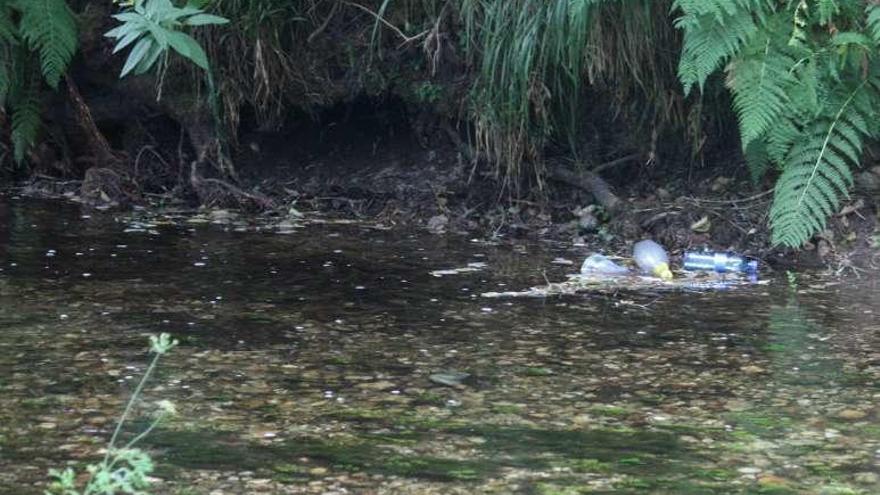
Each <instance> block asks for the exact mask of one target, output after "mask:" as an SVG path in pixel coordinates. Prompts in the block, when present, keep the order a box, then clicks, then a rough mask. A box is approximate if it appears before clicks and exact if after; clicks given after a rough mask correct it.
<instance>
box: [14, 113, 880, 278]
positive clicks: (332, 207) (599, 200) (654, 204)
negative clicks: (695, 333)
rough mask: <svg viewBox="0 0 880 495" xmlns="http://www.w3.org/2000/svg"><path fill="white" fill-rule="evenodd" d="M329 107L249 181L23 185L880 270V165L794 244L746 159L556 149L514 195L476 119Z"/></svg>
mask: <svg viewBox="0 0 880 495" xmlns="http://www.w3.org/2000/svg"><path fill="white" fill-rule="evenodd" d="M392 108H393V107H392ZM383 112H384V113H383ZM389 112H390V113H389ZM321 117H322V118H320V119H317V120H310V121H303V122H300V123H298V124H296V125H292V126H291V128H290V129H288V130H287V131H285V132H251V133H248V134H247V135H244V136H242V146H241V149H240V151H239V152H238V153H237V154H236V155H235V156H234V157H233V162H234V164H235V166H236V169H238V170H240V171H241V173H240V175H239V176H238V177H237V180H233V179H231V178H225V179H221V178H220V177H218V176H217V174H216V172H215V171H214V172H212V170H211V169H207V168H206V169H204V170H201V169H200V170H196V169H195V168H193V169H192V170H190V171H189V172H184V171H180V172H179V175H180V177H178V178H176V179H175V181H176V184H175V185H174V186H171V187H165V186H163V187H161V188H158V189H157V188H156V186H155V183H150V179H151V174H152V171H151V170H150V169H149V168H144V169H141V170H140V173H141V176H140V177H138V178H137V179H135V180H134V181H133V183H132V184H131V187H132V188H133V189H132V190H131V193H127V192H126V191H125V189H124V188H123V185H122V184H120V183H119V182H118V181H117V180H116V178H117V176H115V175H113V174H112V173H108V174H105V175H103V176H99V175H95V174H94V173H93V174H90V175H88V176H87V177H86V179H85V180H84V181H78V180H66V181H59V180H53V179H51V178H49V177H44V176H35V177H34V178H32V179H31V180H29V181H28V182H27V183H25V184H24V185H23V188H22V189H21V191H23V192H24V193H25V194H28V195H44V196H45V195H48V196H65V197H67V198H69V199H71V200H74V201H78V202H82V203H83V204H85V205H86V206H87V207H90V208H92V207H94V208H102V209H103V208H119V209H122V210H125V209H129V208H131V207H134V206H137V207H144V206H145V207H148V208H154V209H155V208H159V209H160V208H164V207H168V206H173V207H183V208H195V207H199V206H200V207H202V208H205V209H207V210H223V211H226V210H231V211H235V210H239V211H240V212H241V213H243V214H245V215H252V216H263V217H270V218H277V219H279V221H282V220H284V219H285V218H287V217H288V216H289V215H290V213H291V211H294V212H296V213H297V214H299V213H304V214H306V215H308V214H309V212H319V213H322V214H330V215H333V216H335V217H338V218H348V219H360V220H369V221H376V222H381V223H383V224H385V225H389V226H407V227H418V228H423V229H425V230H427V231H429V232H432V233H434V234H437V235H443V234H445V233H470V234H475V235H478V236H481V237H529V238H540V239H549V240H554V241H560V242H565V243H571V244H574V245H583V246H585V247H586V248H587V249H589V250H592V251H603V252H609V253H617V254H623V255H628V251H629V246H630V245H631V244H632V242H633V241H635V240H638V239H641V238H653V239H655V240H657V241H658V242H660V243H662V244H663V245H665V246H667V247H668V249H669V250H670V251H671V252H672V254H673V256H675V255H677V254H680V253H681V252H682V251H684V250H687V249H700V248H703V247H708V248H711V249H728V250H734V251H737V252H741V253H744V254H748V255H750V256H754V257H757V258H760V259H761V260H762V261H763V262H764V264H765V265H769V266H771V267H775V268H781V269H786V268H791V267H797V268H830V269H832V270H834V271H840V272H844V271H850V272H852V271H855V270H858V269H860V268H871V267H876V266H877V262H878V260H877V251H876V249H875V247H876V238H875V224H876V218H877V213H876V204H875V202H874V200H873V198H874V197H875V195H876V191H877V189H878V184H880V175H878V172H880V171H878V170H868V171H864V172H863V173H862V174H861V176H860V178H859V181H860V190H859V191H858V192H857V193H856V194H855V195H854V197H853V198H852V199H851V201H850V202H849V203H848V204H847V205H846V206H845V207H844V208H843V210H842V211H841V212H840V214H838V215H836V216H835V217H834V218H833V219H832V220H831V222H830V224H829V225H830V228H829V229H828V230H827V231H826V232H825V233H824V234H823V235H821V236H820V237H818V238H817V239H816V240H815V242H813V243H810V244H808V245H807V246H806V248H805V249H804V250H802V251H799V252H792V251H783V250H775V249H772V248H771V247H770V242H769V232H768V225H767V221H766V213H767V211H768V209H769V204H770V201H771V199H772V189H771V187H772V181H765V182H763V183H761V184H754V183H753V182H752V181H751V180H750V179H749V177H748V176H747V172H746V171H745V168H744V167H740V169H741V170H742V172H741V173H739V174H738V175H730V174H724V171H725V170H736V167H731V166H729V165H728V166H726V167H720V166H716V167H708V166H706V167H696V166H695V167H692V168H691V169H689V170H683V171H677V172H674V173H673V172H671V171H670V170H673V169H671V168H666V167H663V166H662V165H660V164H656V163H651V162H650V160H649V159H648V158H649V157H648V156H646V155H642V154H630V155H626V156H623V157H621V158H619V159H615V160H611V161H609V162H607V163H605V164H602V165H599V166H597V167H596V166H594V167H593V168H592V170H594V171H597V172H593V171H589V170H586V169H585V166H584V164H582V163H576V162H572V161H570V160H565V159H564V158H558V159H555V161H553V162H551V163H552V165H553V167H554V168H553V170H556V171H557V172H556V173H550V174H548V179H547V180H546V182H545V183H544V184H543V187H542V189H539V190H536V191H535V192H534V193H533V194H531V195H529V196H527V197H525V198H516V197H513V196H512V195H511V194H510V191H509V190H506V189H505V184H504V183H503V180H502V179H501V178H499V177H497V176H496V175H494V174H493V173H492V171H491V170H489V169H487V168H486V167H485V166H481V165H480V164H479V163H477V164H475V163H474V162H473V161H472V160H471V159H470V158H469V157H468V152H469V151H468V150H470V149H472V148H471V147H469V146H468V145H467V143H466V141H465V140H464V139H462V138H463V136H464V135H465V132H464V131H466V130H464V129H461V130H459V129H454V128H452V127H448V130H449V132H450V133H455V137H454V138H450V135H449V134H445V135H443V136H437V137H436V138H435V139H434V144H433V145H432V146H430V147H426V146H425V145H424V143H421V142H419V140H418V139H417V137H416V136H415V135H414V133H413V131H412V127H411V126H410V125H409V121H408V120H407V115H406V113H405V109H404V108H403V107H398V108H397V110H396V112H391V111H390V110H389V106H388V105H387V102H382V101H373V100H368V99H365V100H362V101H359V102H357V103H354V104H352V106H350V107H349V106H342V107H339V108H335V109H333V110H332V111H328V112H327V113H326V114H322V116H321ZM147 154H149V152H148V153H147ZM721 158H722V159H723V157H721ZM558 171H563V172H565V173H564V174H560V173H559V172H558ZM597 181H598V182H597ZM212 182H213V183H212ZM205 184H207V185H205ZM657 184H662V186H661V187H657V186H656V185H657ZM194 186H196V187H194ZM198 186H201V187H203V188H204V189H205V190H206V191H207V192H206V191H197V190H196V188H197V187H198ZM211 187H213V189H211ZM597 192H598V195H597ZM603 195H604V196H603ZM609 198H611V199H610V200H609ZM611 201H613V202H611Z"/></svg>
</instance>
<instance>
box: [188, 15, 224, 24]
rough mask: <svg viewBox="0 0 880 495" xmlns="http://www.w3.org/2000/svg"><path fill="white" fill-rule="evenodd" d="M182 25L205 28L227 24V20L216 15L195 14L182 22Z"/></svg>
mask: <svg viewBox="0 0 880 495" xmlns="http://www.w3.org/2000/svg"><path fill="white" fill-rule="evenodd" d="M183 23H184V24H186V25H187V26H207V25H212V24H213V25H216V24H227V23H229V19H227V18H225V17H220V16H218V15H211V14H196V15H194V16H192V17H190V18H188V19H186V20H185V21H183Z"/></svg>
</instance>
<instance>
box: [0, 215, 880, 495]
mask: <svg viewBox="0 0 880 495" xmlns="http://www.w3.org/2000/svg"><path fill="white" fill-rule="evenodd" d="M14 207H15V208H17V211H18V215H20V216H21V217H22V218H23V219H31V220H30V221H29V222H28V225H31V224H32V225H36V227H32V228H31V229H32V232H30V233H29V234H28V235H27V236H19V235H16V236H13V241H12V244H11V246H10V248H9V249H8V250H7V252H6V253H5V254H4V255H3V256H4V257H3V258H2V259H0V268H2V272H0V280H2V281H3V283H2V284H0V291H2V292H0V296H2V297H3V299H4V304H2V305H0V325H2V326H3V327H4V328H6V329H9V330H8V331H6V332H2V333H0V486H3V487H11V489H13V490H15V493H21V494H25V495H26V494H30V493H40V492H41V488H40V487H41V484H42V483H44V482H45V480H46V477H45V474H46V471H47V469H48V467H53V466H59V465H64V464H65V463H71V464H72V465H83V464H85V463H87V462H91V461H93V460H95V458H96V457H97V456H99V449H100V447H101V445H103V444H104V443H105V441H106V440H107V438H108V436H109V433H110V431H111V429H112V425H113V419H114V418H115V416H116V414H117V413H118V411H119V410H120V407H121V406H122V404H123V402H124V400H125V399H126V398H127V397H128V394H129V392H130V390H131V388H132V387H133V381H135V380H136V378H137V377H138V376H139V375H140V374H141V373H142V372H143V369H144V366H145V364H146V363H145V362H144V356H143V352H142V351H143V349H142V342H143V337H142V336H143V335H144V334H148V333H154V332H156V331H170V332H172V333H174V334H175V336H176V337H178V338H179V339H180V340H181V346H180V348H179V349H178V350H177V351H176V352H175V353H174V354H172V355H171V356H169V357H168V360H167V361H166V362H165V364H164V368H163V369H161V370H160V371H159V373H158V374H157V376H156V380H155V382H153V385H152V386H150V387H148V388H147V390H146V391H145V394H146V395H145V397H146V399H147V400H152V399H158V398H162V399H165V398H168V399H171V400H173V401H175V402H176V403H177V404H178V405H179V416H178V417H177V418H176V419H174V420H173V421H171V422H169V423H168V424H167V425H166V427H165V429H163V430H162V431H160V432H158V434H157V435H156V436H155V437H153V438H152V439H149V440H148V444H147V446H148V447H149V448H150V450H151V452H152V453H153V455H154V456H155V458H156V461H157V469H158V472H159V475H158V478H159V479H158V480H157V483H156V486H157V487H158V488H157V493H158V494H184V493H190V494H193V493H198V494H205V493H210V492H211V491H213V490H221V491H225V492H230V493H260V492H265V493H278V494H283V493H326V492H331V491H334V490H336V491H340V490H342V489H345V490H348V491H349V492H386V493H419V494H422V493H429V494H430V493H437V494H441V493H442V494H448V493H453V494H454V493H462V494H465V493H466V494H470V493H510V492H515V491H524V492H532V493H645V492H649V493H650V492H655V493H700V494H702V493H725V494H726V493H817V494H818V493H864V494H870V493H875V492H877V491H878V487H880V480H878V479H877V476H876V474H875V471H876V463H877V452H878V449H880V427H878V424H877V418H878V414H880V411H878V409H877V406H876V403H877V399H878V398H880V390H878V388H877V385H876V384H877V383H880V381H878V378H880V366H878V364H877V363H880V352H878V351H877V349H880V332H877V329H878V327H877V325H876V323H875V321H874V319H873V315H874V312H875V311H876V307H875V306H876V300H877V297H876V296H877V287H876V286H875V285H873V283H872V282H865V281H862V282H859V283H852V284H836V283H833V281H829V280H827V279H816V280H814V281H813V280H811V279H810V278H809V277H803V278H802V280H801V281H800V285H801V287H802V289H800V290H799V292H798V293H797V297H796V299H792V296H791V293H790V291H789V289H787V288H786V284H785V283H784V282H783V283H775V281H774V282H773V283H771V284H769V285H766V286H747V287H742V288H740V289H738V290H735V291H729V292H712V293H702V292H678V291H676V292H647V293H639V292H633V293H627V294H626V296H625V297H626V298H628V299H631V300H632V301H633V302H634V304H620V296H619V295H618V296H615V295H613V294H605V295H595V294H587V295H569V296H564V297H553V298H544V299H516V300H488V299H483V298H479V297H478V296H476V294H478V293H481V292H485V291H490V290H495V289H499V288H501V289H503V288H504V287H508V288H509V287H529V286H535V285H538V284H540V283H541V280H542V279H543V274H542V273H541V272H542V270H543V269H544V268H545V267H547V266H552V265H551V264H550V261H552V260H553V259H555V258H558V257H560V256H568V257H575V256H576V255H578V254H579V253H577V252H573V251H570V250H569V249H568V248H562V247H554V246H552V245H549V246H542V245H534V244H525V248H518V247H517V246H518V244H517V243H494V244H483V243H472V242H470V241H469V240H468V239H458V238H456V237H450V238H448V239H447V240H446V241H445V243H444V245H442V246H437V245H436V243H435V245H432V244H431V242H429V241H427V240H425V239H424V238H422V237H420V236H418V235H413V236H409V235H402V234H401V233H399V232H386V231H378V230H374V229H361V228H360V227H359V226H357V225H345V226H311V227H308V228H307V230H308V234H304V235H291V236H283V237H281V236H275V235H269V234H265V235H264V234H259V233H228V232H223V231H222V229H220V228H217V227H212V226H210V225H207V226H198V227H194V228H192V230H191V229H190V227H187V226H180V227H175V226H173V225H166V226H163V227H160V228H159V229H160V235H158V236H143V235H141V234H138V233H129V234H126V233H123V232H122V230H123V225H118V224H116V223H115V222H113V219H112V218H110V217H107V218H101V217H100V216H95V217H93V218H89V219H82V218H80V217H79V215H78V214H77V213H76V212H75V211H73V210H70V211H67V210H63V209H62V210H61V211H62V214H61V215H58V216H56V217H45V216H40V215H36V214H35V213H33V212H34V209H35V208H38V206H36V205H24V204H19V205H15V206H14ZM65 211H67V213H63V212H65ZM2 228H3V227H2V226H0V229H2ZM22 228H23V227H22ZM0 233H2V232H0ZM121 246H124V247H121ZM50 249H53V250H55V251H56V252H55V254H54V256H51V257H46V256H45V254H46V253H47V251H48V250H50ZM520 252H528V255H522V254H519V253H520ZM77 253H82V254H81V255H78V254H77ZM114 255H115V256H114ZM470 260H482V261H485V262H486V263H487V268H486V269H485V270H483V271H481V272H475V273H470V274H460V275H457V276H455V277H443V278H437V277H433V276H431V275H430V273H429V272H430V269H431V268H432V267H437V266H465V265H466V264H467V263H468V262H470ZM195 263H204V265H203V266H201V265H200V266H195ZM553 269H555V270H557V271H555V272H549V273H548V276H549V277H559V278H562V277H564V275H565V270H566V267H557V268H551V270H553ZM83 273H90V274H91V276H90V277H83V276H82V274H83ZM501 284H504V285H503V286H501ZM811 285H812V286H814V287H810V286H811ZM358 287H363V288H364V289H359V288H358ZM449 370H461V371H462V372H467V373H468V374H469V377H468V378H467V379H466V380H462V381H461V383H460V384H458V386H454V387H450V386H444V385H441V384H439V383H436V382H434V381H432V380H431V378H430V377H431V376H432V375H435V374H437V373H442V372H445V371H449ZM132 431H135V430H134V429H133V430H132Z"/></svg>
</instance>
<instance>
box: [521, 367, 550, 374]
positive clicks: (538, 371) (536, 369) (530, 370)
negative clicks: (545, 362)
mask: <svg viewBox="0 0 880 495" xmlns="http://www.w3.org/2000/svg"><path fill="white" fill-rule="evenodd" d="M521 374H522V375H524V376H550V375H552V374H553V370H551V369H550V368H543V367H532V366H530V367H528V368H525V369H523V370H522V372H521Z"/></svg>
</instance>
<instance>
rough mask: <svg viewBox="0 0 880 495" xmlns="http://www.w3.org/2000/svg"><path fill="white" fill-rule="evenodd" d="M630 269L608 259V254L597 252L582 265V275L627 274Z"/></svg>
mask: <svg viewBox="0 0 880 495" xmlns="http://www.w3.org/2000/svg"><path fill="white" fill-rule="evenodd" d="M627 273H629V270H628V269H627V268H626V267H624V266H620V265H618V264H617V263H615V262H613V261H611V260H610V259H608V257H607V256H604V255H601V254H598V253H595V254H591V255H590V256H589V257H588V258H587V259H585V260H584V264H583V265H581V274H582V275H592V274H602V275H626V274H627Z"/></svg>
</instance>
